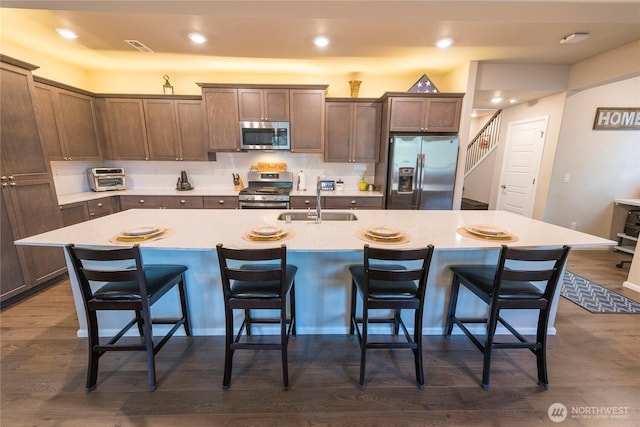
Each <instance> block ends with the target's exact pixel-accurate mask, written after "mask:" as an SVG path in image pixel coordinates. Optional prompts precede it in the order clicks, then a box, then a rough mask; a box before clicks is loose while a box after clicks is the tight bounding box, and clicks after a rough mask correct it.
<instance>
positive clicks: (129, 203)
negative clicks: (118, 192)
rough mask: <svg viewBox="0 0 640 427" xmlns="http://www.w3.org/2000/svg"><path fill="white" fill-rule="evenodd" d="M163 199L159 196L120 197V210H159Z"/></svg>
mask: <svg viewBox="0 0 640 427" xmlns="http://www.w3.org/2000/svg"><path fill="white" fill-rule="evenodd" d="M163 199H164V197H161V196H120V209H121V210H123V211H126V210H127V209H159V208H161V207H162V200H163Z"/></svg>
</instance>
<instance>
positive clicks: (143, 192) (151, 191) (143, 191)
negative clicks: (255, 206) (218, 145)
mask: <svg viewBox="0 0 640 427" xmlns="http://www.w3.org/2000/svg"><path fill="white" fill-rule="evenodd" d="M237 195H238V191H235V190H233V188H231V187H229V188H194V189H193V190H189V191H178V190H175V189H171V188H169V189H167V188H138V189H127V190H114V191H87V192H82V193H72V194H61V195H58V204H60V205H67V204H69V203H78V202H86V201H88V200H95V199H102V198H104V197H111V196H180V197H186V196H216V197H219V196H237ZM290 195H291V196H308V197H316V193H315V191H312V190H307V191H298V190H293V191H291V193H290ZM321 195H322V196H338V197H382V193H380V192H379V191H358V190H345V191H322V194H321Z"/></svg>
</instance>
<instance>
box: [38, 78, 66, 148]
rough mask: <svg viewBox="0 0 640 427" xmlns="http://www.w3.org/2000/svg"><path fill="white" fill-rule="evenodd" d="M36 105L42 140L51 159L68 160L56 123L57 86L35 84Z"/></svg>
mask: <svg viewBox="0 0 640 427" xmlns="http://www.w3.org/2000/svg"><path fill="white" fill-rule="evenodd" d="M35 90H36V97H35V98H36V105H37V109H36V110H37V112H38V129H39V130H40V135H41V136H42V142H43V143H44V145H45V146H46V148H47V155H48V157H49V160H67V158H66V153H64V152H63V149H62V140H61V137H60V135H59V133H58V132H59V131H58V128H59V127H60V126H59V125H58V123H56V120H57V119H56V109H57V108H58V107H57V106H56V102H57V100H56V99H55V96H56V95H57V93H56V88H54V87H51V86H48V85H45V84H42V83H36V84H35Z"/></svg>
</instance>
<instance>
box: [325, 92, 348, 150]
mask: <svg viewBox="0 0 640 427" xmlns="http://www.w3.org/2000/svg"><path fill="white" fill-rule="evenodd" d="M353 109H354V105H353V103H351V102H327V103H326V104H325V110H326V111H325V113H326V116H325V119H326V123H325V129H326V133H325V139H326V141H325V147H324V161H325V162H345V163H346V162H349V161H351V137H352V135H351V132H352V117H353Z"/></svg>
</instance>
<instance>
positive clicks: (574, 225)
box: [571, 221, 578, 230]
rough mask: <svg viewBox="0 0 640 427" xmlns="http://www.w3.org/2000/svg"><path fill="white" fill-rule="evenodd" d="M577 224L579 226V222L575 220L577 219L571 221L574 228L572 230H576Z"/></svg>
mask: <svg viewBox="0 0 640 427" xmlns="http://www.w3.org/2000/svg"><path fill="white" fill-rule="evenodd" d="M577 226H578V223H577V222H575V221H571V229H572V230H575V229H576V227H577Z"/></svg>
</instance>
